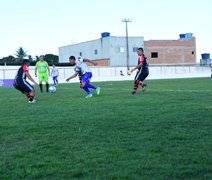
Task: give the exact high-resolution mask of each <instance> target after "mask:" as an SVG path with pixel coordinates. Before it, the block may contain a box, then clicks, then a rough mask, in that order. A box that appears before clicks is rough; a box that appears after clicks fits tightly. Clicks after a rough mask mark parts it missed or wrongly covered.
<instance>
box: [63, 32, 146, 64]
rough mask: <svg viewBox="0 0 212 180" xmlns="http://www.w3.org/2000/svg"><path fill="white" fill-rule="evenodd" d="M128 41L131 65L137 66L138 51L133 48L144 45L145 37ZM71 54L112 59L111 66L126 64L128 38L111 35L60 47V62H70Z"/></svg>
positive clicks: (94, 58) (131, 38) (89, 57)
mask: <svg viewBox="0 0 212 180" xmlns="http://www.w3.org/2000/svg"><path fill="white" fill-rule="evenodd" d="M128 42H129V63H130V66H135V65H136V64H137V53H136V52H133V48H138V47H144V38H143V37H129V41H128ZM95 51H96V52H97V53H95ZM71 55H74V56H76V57H78V56H80V55H82V57H84V58H88V59H91V60H98V59H110V62H109V65H110V66H126V65H127V59H126V38H125V37H116V36H109V37H104V38H100V39H96V40H92V41H87V42H82V43H78V44H73V45H68V46H64V47H60V48H59V62H68V59H69V57H70V56H71Z"/></svg>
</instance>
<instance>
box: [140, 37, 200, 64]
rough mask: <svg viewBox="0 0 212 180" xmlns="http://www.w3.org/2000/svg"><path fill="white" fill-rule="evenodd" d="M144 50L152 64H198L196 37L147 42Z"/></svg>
mask: <svg viewBox="0 0 212 180" xmlns="http://www.w3.org/2000/svg"><path fill="white" fill-rule="evenodd" d="M144 49H145V54H146V55H147V57H148V59H149V62H150V63H151V64H184V63H186V64H189V63H196V39H195V37H189V38H180V39H178V40H150V41H145V42H144Z"/></svg>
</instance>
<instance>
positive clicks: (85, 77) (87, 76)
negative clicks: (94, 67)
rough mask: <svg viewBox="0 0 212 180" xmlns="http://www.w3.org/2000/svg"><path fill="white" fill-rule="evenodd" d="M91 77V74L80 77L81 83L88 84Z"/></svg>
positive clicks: (87, 73)
mask: <svg viewBox="0 0 212 180" xmlns="http://www.w3.org/2000/svg"><path fill="white" fill-rule="evenodd" d="M91 77H92V72H86V73H85V74H83V75H82V82H86V83H89V82H90V80H91Z"/></svg>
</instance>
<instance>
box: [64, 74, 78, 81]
mask: <svg viewBox="0 0 212 180" xmlns="http://www.w3.org/2000/svg"><path fill="white" fill-rule="evenodd" d="M78 74H79V73H78V72H75V73H74V74H73V75H72V76H71V77H69V78H67V79H66V82H68V81H70V80H71V79H73V78H75V77H77V75H78Z"/></svg>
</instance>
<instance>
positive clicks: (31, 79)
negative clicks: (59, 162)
mask: <svg viewBox="0 0 212 180" xmlns="http://www.w3.org/2000/svg"><path fill="white" fill-rule="evenodd" d="M25 74H26V76H27V78H28V79H29V80H30V81H32V82H33V83H34V84H35V85H38V83H36V82H35V80H34V79H33V78H32V76H31V75H30V74H29V72H28V71H26V72H25Z"/></svg>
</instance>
